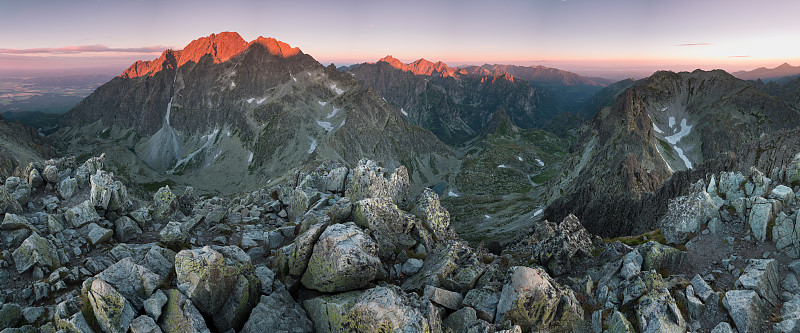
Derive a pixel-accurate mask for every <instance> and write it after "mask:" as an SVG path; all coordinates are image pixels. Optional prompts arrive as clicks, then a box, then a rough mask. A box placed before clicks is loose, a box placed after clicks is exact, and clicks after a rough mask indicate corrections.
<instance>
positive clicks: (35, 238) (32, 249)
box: [11, 233, 61, 274]
mask: <svg viewBox="0 0 800 333" xmlns="http://www.w3.org/2000/svg"><path fill="white" fill-rule="evenodd" d="M11 256H12V258H14V263H15V264H16V266H17V272H19V273H20V274H21V273H24V272H26V271H27V270H29V269H31V268H32V267H33V266H34V265H37V264H38V265H39V266H42V267H47V268H49V269H55V268H57V267H58V266H59V265H61V259H60V257H59V256H58V252H56V248H55V246H53V244H51V243H50V241H48V240H47V239H45V238H44V237H42V236H39V234H37V233H32V234H31V235H30V236H28V238H26V239H25V241H23V242H22V245H20V246H19V247H18V248H17V249H16V250H14V252H12V253H11Z"/></svg>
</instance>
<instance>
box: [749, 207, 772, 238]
mask: <svg viewBox="0 0 800 333" xmlns="http://www.w3.org/2000/svg"><path fill="white" fill-rule="evenodd" d="M773 217H774V216H773V211H772V202H770V201H769V200H767V199H764V198H762V197H757V198H756V199H755V201H754V202H753V207H752V208H751V209H750V215H749V216H748V218H747V222H748V224H749V225H750V230H752V232H753V237H755V239H757V240H759V241H762V242H763V241H766V240H767V225H768V224H769V221H770V220H771V219H772V218H773Z"/></svg>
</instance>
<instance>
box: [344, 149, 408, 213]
mask: <svg viewBox="0 0 800 333" xmlns="http://www.w3.org/2000/svg"><path fill="white" fill-rule="evenodd" d="M384 174H385V171H384V169H383V168H381V167H379V166H378V164H377V163H376V162H374V161H371V160H366V159H362V160H361V161H359V162H358V166H356V167H355V168H354V169H353V170H352V175H351V176H350V180H349V182H348V184H347V190H345V196H347V197H349V198H350V201H352V202H358V201H360V200H362V199H366V198H383V197H390V198H392V201H394V203H395V204H397V205H398V206H400V207H402V208H406V207H407V206H408V204H409V195H408V190H409V188H410V183H409V178H408V170H406V167H405V166H400V167H399V168H397V169H395V171H394V173H393V174H392V176H391V179H386V178H385V175H384Z"/></svg>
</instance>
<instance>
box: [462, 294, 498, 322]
mask: <svg viewBox="0 0 800 333" xmlns="http://www.w3.org/2000/svg"><path fill="white" fill-rule="evenodd" d="M499 301H500V295H499V294H498V293H497V292H496V291H494V290H491V289H485V288H481V289H472V290H470V291H469V292H467V295H466V296H464V301H463V304H464V306H469V307H472V308H473V309H475V312H476V314H477V315H478V318H480V319H482V320H485V321H487V322H490V323H493V322H494V315H495V313H496V312H497V303H498V302H499Z"/></svg>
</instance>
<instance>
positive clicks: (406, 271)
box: [400, 258, 425, 276]
mask: <svg viewBox="0 0 800 333" xmlns="http://www.w3.org/2000/svg"><path fill="white" fill-rule="evenodd" d="M424 264H425V261H423V260H421V259H416V258H410V259H408V260H406V262H405V263H403V266H402V268H401V269H400V271H401V272H402V273H403V275H406V276H411V275H414V274H417V272H419V271H420V270H421V269H422V266H423V265H424Z"/></svg>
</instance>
